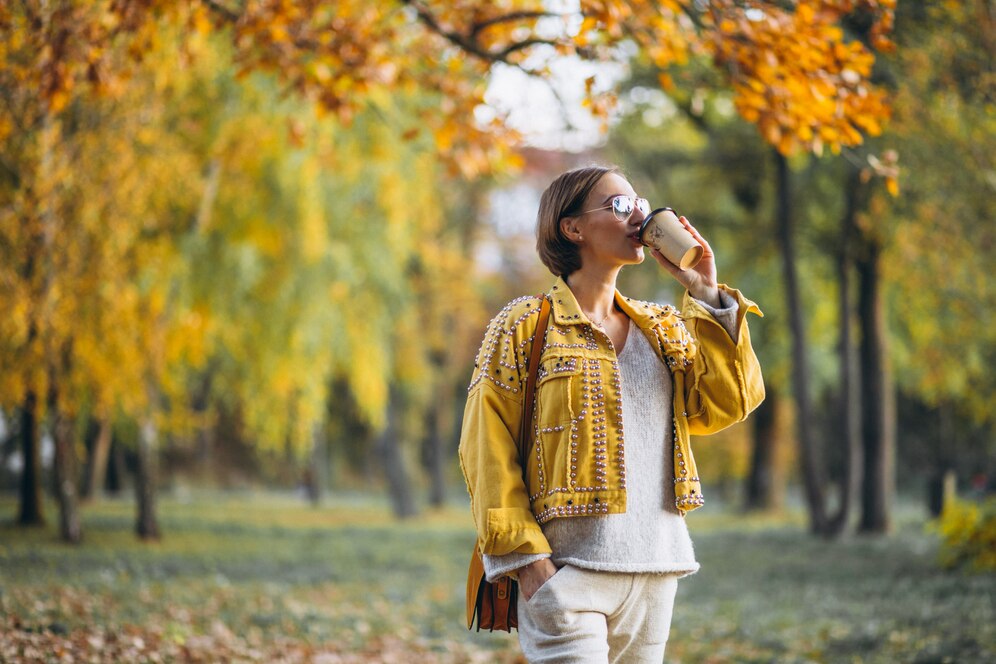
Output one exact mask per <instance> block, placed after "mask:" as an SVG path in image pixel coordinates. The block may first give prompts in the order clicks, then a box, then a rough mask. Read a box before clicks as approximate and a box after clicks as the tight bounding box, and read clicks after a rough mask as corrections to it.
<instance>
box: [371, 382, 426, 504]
mask: <svg viewBox="0 0 996 664" xmlns="http://www.w3.org/2000/svg"><path fill="white" fill-rule="evenodd" d="M402 407H403V404H402V399H401V395H400V394H399V393H398V392H397V390H395V389H393V388H392V389H391V396H390V401H389V403H388V407H387V426H386V427H384V430H383V431H382V432H381V433H380V435H379V436H377V441H376V443H375V445H374V449H375V450H376V453H377V456H378V457H379V459H380V462H381V464H382V466H383V468H384V475H385V476H386V477H387V489H388V493H389V494H390V497H391V505H392V507H393V508H394V515H395V516H397V517H398V518H399V519H406V518H408V517H410V516H414V515H415V514H416V509H415V503H414V500H413V497H412V487H411V481H410V480H409V479H408V471H407V470H406V469H405V460H404V456H403V455H402V453H401V440H400V431H399V429H400V427H399V421H400V419H401V414H402V413H401V411H402Z"/></svg>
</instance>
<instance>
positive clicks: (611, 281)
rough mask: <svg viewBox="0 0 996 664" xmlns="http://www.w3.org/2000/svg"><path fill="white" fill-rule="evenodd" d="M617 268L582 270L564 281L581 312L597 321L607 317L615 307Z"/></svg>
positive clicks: (573, 273)
mask: <svg viewBox="0 0 996 664" xmlns="http://www.w3.org/2000/svg"><path fill="white" fill-rule="evenodd" d="M618 276H619V268H618V267H615V268H611V269H607V270H595V269H585V268H582V269H580V270H578V271H576V272H572V273H571V274H569V275H568V276H567V278H566V279H565V281H566V282H567V285H568V287H569V288H570V289H571V292H572V293H574V299H575V300H577V301H578V304H579V305H580V306H581V310H582V311H584V312H585V314H587V315H588V317H589V318H592V319H594V321H598V320H600V319H602V318H603V317H604V316H607V315H609V314H610V313H611V312H612V310H613V308H614V307H615V298H616V277H618Z"/></svg>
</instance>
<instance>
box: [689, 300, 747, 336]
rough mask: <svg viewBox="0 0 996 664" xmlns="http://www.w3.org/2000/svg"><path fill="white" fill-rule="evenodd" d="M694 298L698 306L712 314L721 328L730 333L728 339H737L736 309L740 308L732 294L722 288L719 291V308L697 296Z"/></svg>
mask: <svg viewBox="0 0 996 664" xmlns="http://www.w3.org/2000/svg"><path fill="white" fill-rule="evenodd" d="M692 299H694V300H695V301H696V302H697V303H698V304H699V306H701V307H702V308H703V309H705V310H706V312H708V313H710V314H712V317H713V318H715V319H716V322H718V323H719V324H720V325H722V326H723V329H724V330H726V332H727V333H728V334H729V335H730V339H731V340H733V341H736V339H737V323H738V319H737V311H739V309H740V304H739V303H738V302H737V301H736V300H735V299H733V296H732V295H730V294H729V293H727V292H726V291H724V290H721V291H719V302H720V305H719V308H718V309H717V308H716V307H713V306H712V305H710V304H708V303H706V302H703V301H702V300H700V299H698V298H692Z"/></svg>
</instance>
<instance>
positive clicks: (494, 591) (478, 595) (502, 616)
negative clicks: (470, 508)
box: [467, 295, 550, 632]
mask: <svg viewBox="0 0 996 664" xmlns="http://www.w3.org/2000/svg"><path fill="white" fill-rule="evenodd" d="M539 297H540V300H541V302H540V314H539V321H538V322H537V323H536V332H535V333H533V345H532V352H531V353H530V355H529V365H528V367H527V371H526V389H525V392H524V394H523V401H522V421H521V422H520V423H519V464H520V465H521V466H522V474H523V477H525V472H526V464H525V451H526V450H527V449H528V448H529V444H528V443H529V432H530V431H531V424H532V420H533V404H534V402H535V399H534V396H535V394H536V374H537V372H538V371H539V363H540V356H541V355H542V354H543V339H544V337H545V336H546V327H547V323H548V322H549V321H550V300H549V299H547V297H546V295H540V296H539ZM518 601H519V584H518V583H517V582H516V581H515V580H514V579H512V578H510V577H507V576H503V577H502V578H500V579H498V580H497V581H496V582H495V583H491V582H489V581H488V580H487V579H486V578H485V576H484V560H483V559H482V558H481V552H480V550H479V549H478V548H477V542H474V553H473V554H472V555H471V557H470V569H469V570H468V571H467V629H473V628H474V618H475V617H476V618H477V631H478V632H479V631H481V630H482V629H487V630H490V631H492V632H493V631H495V630H496V629H498V630H502V631H505V632H511V631H512V628H513V627H514V628H516V629H518V627H519V614H518V611H517V609H516V606H517V604H518Z"/></svg>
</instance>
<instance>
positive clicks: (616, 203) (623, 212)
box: [612, 196, 633, 221]
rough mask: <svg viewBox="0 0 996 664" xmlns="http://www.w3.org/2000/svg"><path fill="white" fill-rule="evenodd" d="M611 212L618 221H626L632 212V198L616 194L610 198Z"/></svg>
mask: <svg viewBox="0 0 996 664" xmlns="http://www.w3.org/2000/svg"><path fill="white" fill-rule="evenodd" d="M612 212H613V213H615V215H616V219H618V220H619V221H626V220H627V219H628V218H629V215H631V214H633V199H632V198H630V197H629V196H616V197H615V198H613V199H612Z"/></svg>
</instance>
